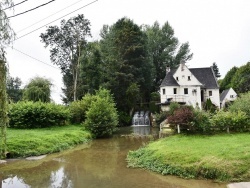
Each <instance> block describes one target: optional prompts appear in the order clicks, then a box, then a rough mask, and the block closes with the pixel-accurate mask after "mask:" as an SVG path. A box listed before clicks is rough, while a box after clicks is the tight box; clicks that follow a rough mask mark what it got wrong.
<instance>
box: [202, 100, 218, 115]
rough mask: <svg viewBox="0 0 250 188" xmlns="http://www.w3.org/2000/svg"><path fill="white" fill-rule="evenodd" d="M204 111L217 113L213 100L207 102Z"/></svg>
mask: <svg viewBox="0 0 250 188" xmlns="http://www.w3.org/2000/svg"><path fill="white" fill-rule="evenodd" d="M203 109H204V110H205V111H207V112H211V113H215V111H216V110H217V109H218V108H217V106H216V105H215V104H213V103H212V101H211V99H210V98H208V99H207V100H206V102H205V103H204V106H203Z"/></svg>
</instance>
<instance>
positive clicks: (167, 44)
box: [143, 22, 193, 92]
mask: <svg viewBox="0 0 250 188" xmlns="http://www.w3.org/2000/svg"><path fill="white" fill-rule="evenodd" d="M143 29H144V32H145V33H146V35H147V38H148V39H147V40H148V49H149V54H150V59H151V61H152V62H153V67H152V74H153V76H152V80H153V88H152V92H154V91H158V89H159V86H160V84H161V82H162V79H163V78H164V77H165V74H166V67H171V68H176V67H177V66H178V65H179V64H180V61H181V60H184V61H188V60H190V59H192V56H193V54H192V53H190V49H189V43H188V42H186V43H184V44H181V45H180V44H179V41H178V39H177V38H176V37H175V36H174V29H173V28H172V27H171V26H170V24H169V23H168V22H166V23H165V24H164V25H163V26H162V27H160V25H159V23H158V22H155V23H154V24H153V25H152V26H149V25H145V26H144V27H143Z"/></svg>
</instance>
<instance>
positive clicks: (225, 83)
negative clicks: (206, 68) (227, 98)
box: [219, 66, 238, 91]
mask: <svg viewBox="0 0 250 188" xmlns="http://www.w3.org/2000/svg"><path fill="white" fill-rule="evenodd" d="M237 70H238V67H235V66H234V67H233V68H231V69H230V70H229V71H228V72H227V74H226V75H225V77H224V78H223V80H221V81H220V82H219V83H220V90H221V91H223V90H225V89H229V88H230V87H232V83H231V82H232V79H233V77H234V75H235V73H236V72H237Z"/></svg>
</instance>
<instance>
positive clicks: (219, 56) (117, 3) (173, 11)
mask: <svg viewBox="0 0 250 188" xmlns="http://www.w3.org/2000/svg"><path fill="white" fill-rule="evenodd" d="M22 1H23V0H14V4H17V3H19V2H22ZM49 1H50V0H27V1H25V2H24V3H22V4H20V5H18V6H16V7H15V9H14V11H8V12H7V13H8V16H12V15H16V14H18V13H21V12H24V11H27V10H29V9H32V8H34V7H37V6H39V5H41V4H45V3H47V2H49ZM249 7H250V1H248V0H96V1H95V0H71V1H68V0H54V1H52V2H51V3H49V4H47V5H45V6H42V7H40V8H38V9H35V10H34V11H31V12H28V13H25V14H22V15H19V16H16V17H13V18H10V23H11V26H12V28H13V29H14V31H15V32H16V40H15V41H14V42H13V44H12V47H9V48H8V49H7V62H8V64H9V72H10V76H12V77H19V78H21V80H22V82H23V85H26V84H27V83H28V82H29V80H30V79H31V78H34V77H35V76H41V77H44V78H47V79H49V80H51V81H52V83H53V87H52V99H53V100H54V101H55V102H56V103H62V102H61V97H60V95H62V91H61V88H62V87H63V84H62V75H61V71H60V69H59V68H58V67H56V65H53V64H52V63H51V62H50V58H49V56H50V53H49V48H44V44H43V43H42V42H41V41H40V37H39V35H40V34H41V33H44V32H45V31H46V27H47V26H50V25H51V26H54V25H58V26H60V21H61V20H62V19H65V20H68V19H69V18H71V17H74V16H77V15H78V14H84V16H85V18H86V19H88V20H89V21H90V23H91V33H92V36H93V37H92V38H91V39H90V40H91V41H92V40H93V41H94V40H98V39H100V36H99V33H100V30H101V28H102V26H103V25H104V24H107V25H112V24H114V23H115V22H116V21H118V19H120V18H123V17H127V18H130V19H131V20H133V21H134V23H136V24H138V25H142V24H147V25H153V23H154V22H155V21H158V22H159V23H160V25H163V24H164V23H165V22H167V21H168V22H169V24H170V25H171V26H172V28H173V29H174V31H175V36H176V37H177V38H178V39H179V41H180V43H184V42H189V44H190V49H191V52H192V53H193V58H192V59H191V60H190V61H188V62H187V65H188V66H189V67H192V68H195V67H209V66H212V64H213V62H216V64H217V65H218V68H219V72H220V73H221V75H222V78H223V77H224V76H225V74H226V73H227V72H228V71H229V70H230V69H231V68H232V67H233V66H237V67H239V66H242V65H244V64H246V63H247V62H248V61H250V14H249ZM39 28H40V29H39ZM19 37H20V38H19Z"/></svg>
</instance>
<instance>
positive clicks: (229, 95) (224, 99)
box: [220, 88, 237, 108]
mask: <svg viewBox="0 0 250 188" xmlns="http://www.w3.org/2000/svg"><path fill="white" fill-rule="evenodd" d="M236 99H237V93H236V92H235V91H234V89H233V88H230V89H226V90H223V91H222V93H221V94H220V105H221V108H225V106H226V104H227V103H229V102H233V101H234V100H236Z"/></svg>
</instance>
